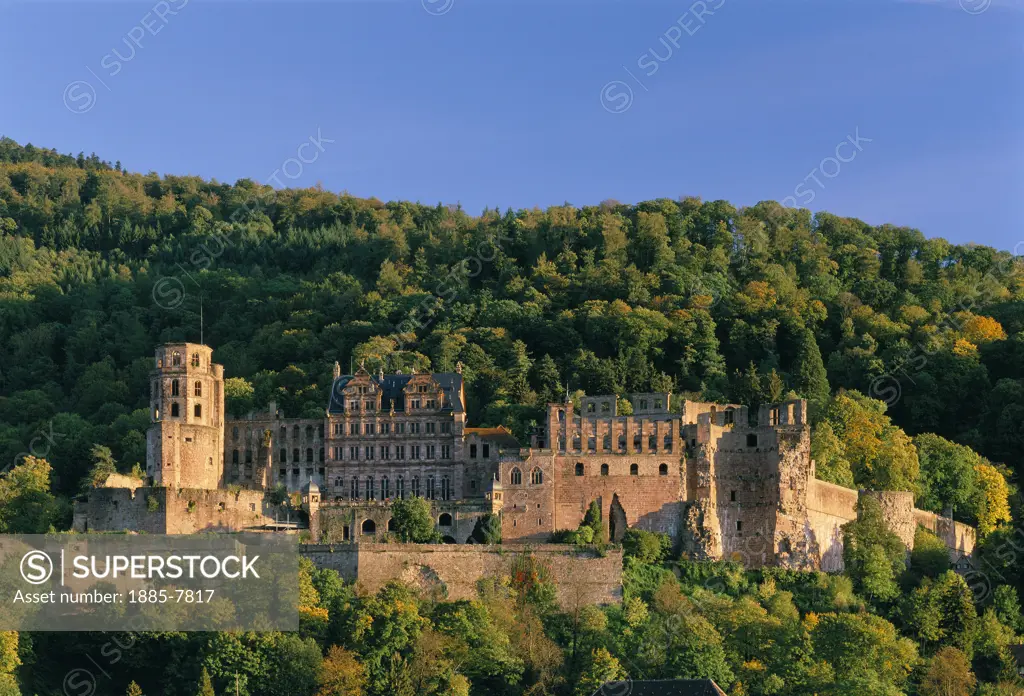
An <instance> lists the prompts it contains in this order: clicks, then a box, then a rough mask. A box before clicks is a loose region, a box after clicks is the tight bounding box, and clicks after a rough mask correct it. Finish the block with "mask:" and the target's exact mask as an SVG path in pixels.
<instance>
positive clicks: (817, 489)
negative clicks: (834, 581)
mask: <svg viewBox="0 0 1024 696" xmlns="http://www.w3.org/2000/svg"><path fill="white" fill-rule="evenodd" d="M858 497H859V494H858V493H857V491H855V490H852V489H850V488H843V487H842V486H837V485H836V484H834V483H828V482H826V481H819V480H817V479H811V481H810V485H809V486H808V487H807V522H806V524H805V525H804V531H805V534H806V535H807V540H808V544H813V545H814V546H815V547H816V548H817V555H818V559H819V563H820V566H819V567H820V569H821V570H824V571H825V572H828V573H838V572H841V571H842V570H843V530H842V526H843V525H844V524H846V523H847V522H851V521H853V520H855V519H857V499H858Z"/></svg>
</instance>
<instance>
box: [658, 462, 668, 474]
mask: <svg viewBox="0 0 1024 696" xmlns="http://www.w3.org/2000/svg"><path fill="white" fill-rule="evenodd" d="M658 476H668V464H659V465H658Z"/></svg>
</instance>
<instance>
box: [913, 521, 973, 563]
mask: <svg viewBox="0 0 1024 696" xmlns="http://www.w3.org/2000/svg"><path fill="white" fill-rule="evenodd" d="M914 519H915V521H916V522H917V524H918V526H921V527H924V528H925V529H927V530H928V531H929V532H932V533H933V534H935V535H936V536H937V537H939V538H940V539H942V540H943V541H944V542H946V548H948V549H949V555H950V558H951V559H952V560H954V561H955V560H956V559H958V558H960V556H965V555H970V554H972V553H974V543H975V536H976V532H975V530H974V527H969V526H967V525H966V524H963V523H962V522H954V521H953V520H951V519H949V518H948V517H942V516H941V515H936V514H935V513H934V512H928V511H927V510H918V509H917V508H914Z"/></svg>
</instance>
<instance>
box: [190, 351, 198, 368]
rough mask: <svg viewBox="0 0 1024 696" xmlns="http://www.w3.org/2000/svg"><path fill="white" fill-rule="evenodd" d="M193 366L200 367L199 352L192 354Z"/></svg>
mask: <svg viewBox="0 0 1024 696" xmlns="http://www.w3.org/2000/svg"><path fill="white" fill-rule="evenodd" d="M192 367H199V353H193V354H192Z"/></svg>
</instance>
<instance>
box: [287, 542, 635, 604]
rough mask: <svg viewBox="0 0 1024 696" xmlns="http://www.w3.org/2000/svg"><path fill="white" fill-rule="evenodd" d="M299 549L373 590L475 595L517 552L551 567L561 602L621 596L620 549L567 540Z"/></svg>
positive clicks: (505, 569) (606, 600)
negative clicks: (392, 586) (393, 586)
mask: <svg viewBox="0 0 1024 696" xmlns="http://www.w3.org/2000/svg"><path fill="white" fill-rule="evenodd" d="M300 550H301V553H302V554H303V555H304V556H305V557H307V558H309V559H310V560H311V561H312V562H313V563H314V564H316V565H317V566H319V567H321V568H333V569H334V570H337V571H338V573H339V574H340V575H341V576H342V577H343V578H344V579H345V580H347V581H349V582H352V581H357V582H359V584H361V585H362V586H363V587H364V588H365V589H366V590H368V591H370V592H375V591H377V590H378V589H380V588H381V587H383V586H384V584H385V583H387V582H388V581H389V580H401V581H404V582H407V583H409V584H411V585H414V586H417V587H419V588H421V589H423V590H426V591H431V590H439V591H440V592H441V593H442V595H444V596H446V597H447V598H448V599H450V600H458V599H473V598H475V597H476V596H477V581H478V580H480V579H482V578H486V577H499V576H501V575H507V574H508V573H509V572H510V571H511V568H512V564H513V561H514V560H515V558H516V557H518V556H521V555H524V554H532V555H533V557H534V558H535V559H537V560H538V561H540V562H541V563H543V564H544V565H546V566H547V567H548V568H549V569H550V571H551V577H552V580H553V581H554V582H555V583H556V585H557V587H558V601H559V603H560V604H561V605H562V606H563V607H571V606H573V605H575V604H578V603H585V604H603V603H609V602H618V601H620V600H621V599H622V551H621V550H618V549H609V550H608V551H607V554H606V555H605V556H604V557H600V556H598V555H597V553H596V552H595V551H593V550H589V549H583V550H581V549H577V548H576V547H574V546H568V545H563V544H541V545H538V546H533V547H525V546H524V547H517V548H514V549H510V548H509V547H507V546H505V547H502V546H472V545H468V546H462V545H449V544H439V545H435V544H339V545H337V546H330V545H326V544H316V545H314V544H308V545H303V546H301V547H300Z"/></svg>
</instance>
